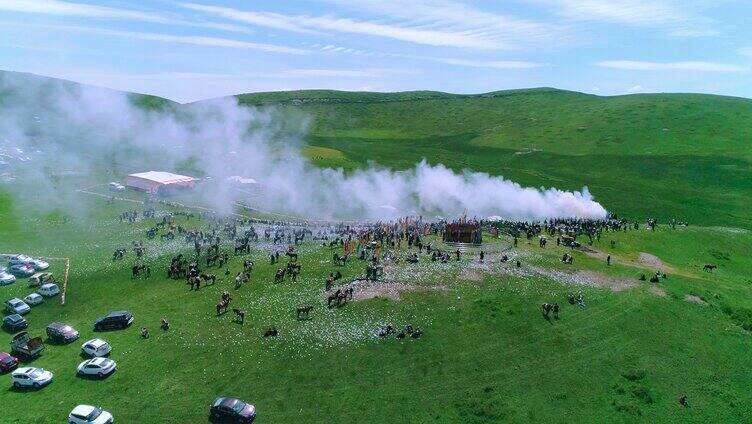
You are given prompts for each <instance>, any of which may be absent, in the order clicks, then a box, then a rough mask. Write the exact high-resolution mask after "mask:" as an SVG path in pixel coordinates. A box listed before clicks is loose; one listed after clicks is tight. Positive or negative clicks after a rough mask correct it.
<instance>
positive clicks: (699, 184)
mask: <svg viewBox="0 0 752 424" xmlns="http://www.w3.org/2000/svg"><path fill="white" fill-rule="evenodd" d="M4 78H26V79H27V81H29V82H30V83H34V84H40V83H45V81H52V80H53V79H50V78H45V77H39V76H36V75H31V74H22V73H15V72H2V71H0V82H1V81H2V79H4ZM66 84H70V85H71V86H72V87H73V86H75V85H76V84H75V83H72V82H66ZM103 90H105V89H103ZM2 94H3V93H2V92H0V112H1V111H2V98H3V96H2ZM130 96H131V99H132V101H133V102H134V104H137V105H139V106H141V107H145V108H151V109H174V110H179V109H180V108H181V107H183V106H182V105H180V104H178V103H175V102H172V101H170V100H166V99H162V98H159V97H154V96H147V95H140V94H130ZM237 99H238V102H239V103H240V104H242V105H247V106H255V107H261V108H269V107H274V108H275V109H278V110H279V111H280V112H281V113H282V114H283V116H284V114H285V113H288V114H291V116H294V117H295V118H296V119H299V118H300V117H301V116H304V117H306V118H309V119H310V121H311V126H310V130H309V132H308V134H307V135H306V140H307V142H308V143H309V144H310V145H311V147H310V148H308V149H306V153H307V154H308V155H309V156H310V157H311V158H312V160H313V162H314V163H315V164H317V165H319V166H336V167H343V168H345V169H354V168H356V167H361V166H365V165H366V164H367V163H368V162H369V161H374V162H376V163H378V164H380V165H382V166H385V167H389V168H393V169H405V168H409V167H412V166H413V165H414V164H415V163H416V162H418V161H420V160H422V159H424V158H425V159H427V160H428V161H429V162H431V163H439V162H440V163H444V164H445V165H447V166H449V167H451V168H453V169H456V170H461V169H473V170H477V171H483V172H488V173H490V174H493V175H503V176H504V177H507V178H509V179H512V180H514V181H516V182H519V183H520V184H523V185H531V186H545V187H557V188H561V189H580V188H581V187H582V186H583V185H588V186H589V188H590V190H591V192H592V193H593V194H594V195H595V196H596V198H597V199H598V200H600V201H602V202H603V203H604V204H605V205H606V207H607V208H609V209H610V210H612V211H615V212H618V213H623V214H627V215H630V216H633V217H648V216H656V217H659V218H662V219H668V218H672V217H676V218H680V219H687V220H689V221H690V222H693V223H702V224H712V225H731V226H741V227H745V228H752V211H750V208H749V206H748V205H749V202H750V199H751V198H752V100H750V99H743V98H734V97H723V96H713V95H702V94H639V95H629V96H615V97H600V96H594V95H588V94H583V93H577V92H571V91H563V90H557V89H553V88H535V89H526V90H507V91H497V92H492V93H485V94H476V95H461V94H448V93H441V92H433V91H411V92H400V93H369V92H343V91H333V90H303V91H288V92H267V93H252V94H241V95H238V96H237ZM44 101H45V100H44V99H40V102H44ZM251 173H252V171H251Z"/></svg>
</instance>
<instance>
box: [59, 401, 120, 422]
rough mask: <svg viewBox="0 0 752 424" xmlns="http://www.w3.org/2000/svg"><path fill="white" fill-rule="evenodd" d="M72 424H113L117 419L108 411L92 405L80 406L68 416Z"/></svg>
mask: <svg viewBox="0 0 752 424" xmlns="http://www.w3.org/2000/svg"><path fill="white" fill-rule="evenodd" d="M68 422H69V423H70V424H111V423H114V422H115V419H114V418H113V417H112V414H110V413H109V412H107V411H103V410H102V409H100V408H97V407H94V406H91V405H78V406H77V407H75V408H73V410H72V411H71V413H70V414H68Z"/></svg>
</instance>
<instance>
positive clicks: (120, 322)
mask: <svg viewBox="0 0 752 424" xmlns="http://www.w3.org/2000/svg"><path fill="white" fill-rule="evenodd" d="M131 324H133V314H131V313H130V312H128V311H116V312H110V313H109V314H107V315H105V316H103V317H102V318H99V319H98V320H96V322H94V331H102V330H118V329H122V328H126V327H128V326H129V325H131Z"/></svg>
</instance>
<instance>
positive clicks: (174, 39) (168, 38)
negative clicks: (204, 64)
mask: <svg viewBox="0 0 752 424" xmlns="http://www.w3.org/2000/svg"><path fill="white" fill-rule="evenodd" d="M0 25H3V26H18V27H23V28H26V29H28V28H30V27H36V28H43V29H48V30H52V31H68V32H78V33H83V34H97V35H105V36H113V37H123V38H130V39H138V40H146V41H157V42H163V43H176V44H190V45H195V46H208V47H224V48H230V49H244V50H258V51H264V52H269V53H284V54H294V55H305V54H309V53H311V52H310V51H309V50H304V49H298V48H295V47H287V46H281V45H277V44H266V43H253V42H249V41H242V40H236V39H232V38H221V37H204V36H194V35H170V34H160V33H152V32H137V31H117V30H110V29H105V28H95V27H86V26H73V25H47V24H20V23H17V22H0Z"/></svg>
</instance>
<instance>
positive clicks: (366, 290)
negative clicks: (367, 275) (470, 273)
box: [350, 280, 446, 301]
mask: <svg viewBox="0 0 752 424" xmlns="http://www.w3.org/2000/svg"><path fill="white" fill-rule="evenodd" d="M350 287H352V288H353V300H355V301H359V300H368V299H375V298H386V299H391V300H400V298H401V295H402V293H404V292H428V291H438V290H446V288H445V287H441V286H435V287H426V286H415V285H412V284H402V283H397V282H385V281H365V280H363V281H357V282H354V283H352V284H350Z"/></svg>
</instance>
